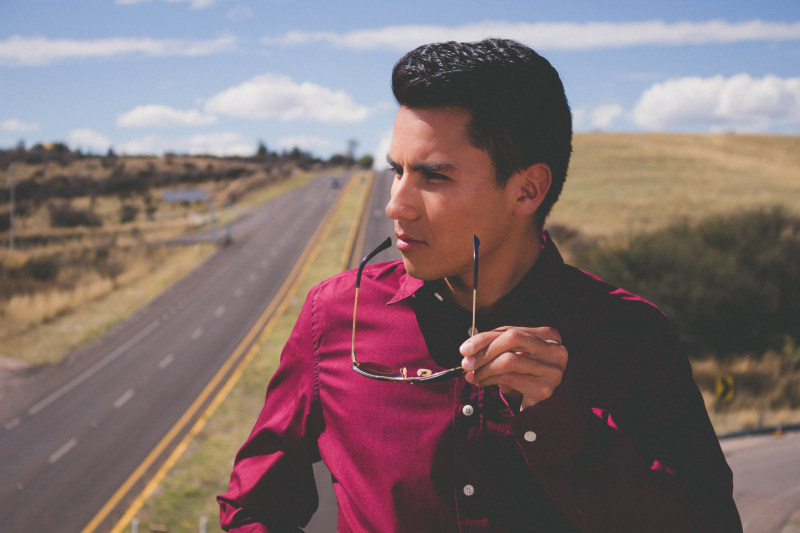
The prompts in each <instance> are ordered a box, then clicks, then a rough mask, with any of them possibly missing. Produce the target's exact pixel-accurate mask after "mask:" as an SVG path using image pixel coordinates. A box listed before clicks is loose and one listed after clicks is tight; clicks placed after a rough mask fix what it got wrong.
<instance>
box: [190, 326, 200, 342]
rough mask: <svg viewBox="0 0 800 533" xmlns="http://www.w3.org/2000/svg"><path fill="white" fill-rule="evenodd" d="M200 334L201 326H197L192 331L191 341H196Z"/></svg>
mask: <svg viewBox="0 0 800 533" xmlns="http://www.w3.org/2000/svg"><path fill="white" fill-rule="evenodd" d="M202 336H203V326H200V327H199V328H197V329H196V330H194V331H193V332H192V340H193V341H196V340H197V339H199V338H200V337H202Z"/></svg>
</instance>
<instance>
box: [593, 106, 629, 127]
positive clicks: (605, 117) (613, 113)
mask: <svg viewBox="0 0 800 533" xmlns="http://www.w3.org/2000/svg"><path fill="white" fill-rule="evenodd" d="M623 112H624V109H622V106H621V105H617V104H610V105H603V106H600V107H596V108H594V109H592V111H591V124H592V127H593V128H597V129H604V128H608V127H609V126H611V125H612V124H613V123H614V121H615V120H617V118H619V117H620V116H622V113H623Z"/></svg>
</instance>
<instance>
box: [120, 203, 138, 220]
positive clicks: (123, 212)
mask: <svg viewBox="0 0 800 533" xmlns="http://www.w3.org/2000/svg"><path fill="white" fill-rule="evenodd" d="M137 216H139V207H138V206H135V205H133V204H122V205H121V206H120V208H119V222H120V224H127V223H128V222H133V221H134V220H136V217H137Z"/></svg>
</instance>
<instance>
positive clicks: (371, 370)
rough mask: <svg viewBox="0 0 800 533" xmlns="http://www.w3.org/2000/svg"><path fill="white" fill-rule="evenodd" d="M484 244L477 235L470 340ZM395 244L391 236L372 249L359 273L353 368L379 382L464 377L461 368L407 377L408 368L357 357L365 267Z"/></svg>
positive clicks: (435, 380) (353, 340)
mask: <svg viewBox="0 0 800 533" xmlns="http://www.w3.org/2000/svg"><path fill="white" fill-rule="evenodd" d="M480 244H481V243H480V241H479V240H478V237H477V236H476V235H473V236H472V263H473V275H472V327H471V328H470V329H469V333H470V335H469V336H470V337H472V336H473V335H475V334H476V333H477V332H478V330H477V329H476V328H475V312H476V305H477V296H478V248H479V247H480ZM391 245H392V239H391V238H390V237H386V240H384V241H383V242H382V243H380V244H379V245H378V246H377V247H376V248H375V249H374V250H372V251H371V252H370V253H369V254H367V255H366V256H365V257H364V259H362V260H361V264H360V265H359V266H358V274H356V294H355V300H354V302H353V335H352V339H351V341H352V342H351V346H350V355H351V357H352V360H353V362H352V365H351V368H352V369H353V370H354V371H355V372H356V373H358V374H360V375H362V376H364V377H366V378H370V379H375V380H379V381H394V382H398V381H399V382H404V383H439V382H442V381H449V380H451V379H455V378H457V377H459V376H463V375H464V374H466V371H465V370H464V369H463V368H461V367H460V366H457V367H455V368H450V369H448V370H442V371H440V372H433V373H430V374H424V375H420V376H410V377H409V376H407V375H406V374H405V368H403V369H402V370H395V369H392V368H391V367H389V366H386V365H383V364H381V363H370V362H363V363H362V362H360V361H358V359H357V358H356V315H357V312H358V291H359V289H360V288H361V274H362V273H363V271H364V267H365V266H366V265H367V263H368V262H369V261H370V260H371V259H372V258H373V257H375V256H376V255H377V254H378V253H380V252H382V251H383V250H385V249H387V248H389V247H390V246H391Z"/></svg>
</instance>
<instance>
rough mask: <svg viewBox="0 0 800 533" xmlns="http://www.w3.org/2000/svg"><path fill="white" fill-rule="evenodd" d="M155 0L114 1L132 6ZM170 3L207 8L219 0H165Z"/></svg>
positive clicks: (121, 4)
mask: <svg viewBox="0 0 800 533" xmlns="http://www.w3.org/2000/svg"><path fill="white" fill-rule="evenodd" d="M152 1H153V0H115V1H114V3H115V4H117V5H119V6H130V5H135V4H146V3H149V2H152ZM164 1H165V2H167V3H168V4H175V3H178V2H181V3H188V4H189V7H191V8H192V9H205V8H207V7H211V6H213V5H214V4H216V3H217V0H164Z"/></svg>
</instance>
